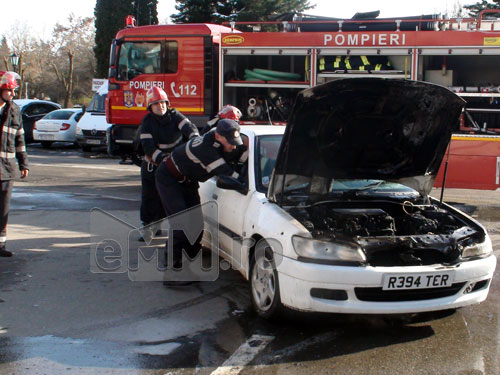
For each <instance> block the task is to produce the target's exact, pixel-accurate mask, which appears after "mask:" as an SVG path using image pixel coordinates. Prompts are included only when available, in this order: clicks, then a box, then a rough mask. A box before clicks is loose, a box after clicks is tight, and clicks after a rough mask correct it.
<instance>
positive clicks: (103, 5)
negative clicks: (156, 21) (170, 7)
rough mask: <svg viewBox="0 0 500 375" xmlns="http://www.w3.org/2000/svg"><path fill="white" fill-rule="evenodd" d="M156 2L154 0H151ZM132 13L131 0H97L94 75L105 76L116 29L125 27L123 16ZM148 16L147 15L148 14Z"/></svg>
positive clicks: (95, 10)
mask: <svg viewBox="0 0 500 375" xmlns="http://www.w3.org/2000/svg"><path fill="white" fill-rule="evenodd" d="M153 1H155V2H156V0H153ZM129 14H133V7H132V0H97V1H96V5H95V9H94V15H95V30H96V32H95V47H94V53H95V57H96V76H97V77H99V78H107V76H108V68H109V50H110V46H111V42H112V41H113V38H114V37H115V35H116V33H117V31H118V30H120V29H123V28H124V27H125V17H126V16H127V15H129ZM148 17H149V15H148Z"/></svg>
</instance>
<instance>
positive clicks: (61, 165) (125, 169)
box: [30, 163, 138, 172]
mask: <svg viewBox="0 0 500 375" xmlns="http://www.w3.org/2000/svg"><path fill="white" fill-rule="evenodd" d="M30 165H31V166H37V167H55V168H81V169H103V170H108V171H109V170H113V171H123V172H137V171H138V167H136V166H135V165H130V166H127V167H124V166H117V165H110V166H107V167H105V166H102V167H101V166H98V165H82V164H66V163H51V164H44V163H30Z"/></svg>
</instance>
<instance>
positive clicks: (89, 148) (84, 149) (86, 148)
mask: <svg viewBox="0 0 500 375" xmlns="http://www.w3.org/2000/svg"><path fill="white" fill-rule="evenodd" d="M82 151H83V152H90V151H92V147H90V146H82Z"/></svg>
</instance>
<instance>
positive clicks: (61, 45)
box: [49, 14, 94, 107]
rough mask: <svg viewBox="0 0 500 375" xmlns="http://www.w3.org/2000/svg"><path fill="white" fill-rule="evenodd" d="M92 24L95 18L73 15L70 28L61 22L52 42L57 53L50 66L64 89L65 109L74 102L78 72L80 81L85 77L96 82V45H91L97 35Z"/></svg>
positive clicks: (55, 30)
mask: <svg viewBox="0 0 500 375" xmlns="http://www.w3.org/2000/svg"><path fill="white" fill-rule="evenodd" d="M92 21H93V19H92V18H91V17H87V18H81V17H75V16H74V15H73V14H70V15H69V17H68V25H61V24H59V23H58V24H56V25H55V26H54V31H53V34H52V35H53V36H52V41H51V47H52V48H51V50H52V51H53V54H52V56H51V58H50V61H49V65H50V67H51V68H52V69H53V71H54V73H55V75H56V78H57V81H58V82H59V83H60V84H61V86H62V87H63V89H64V107H68V106H69V105H70V103H71V99H72V96H73V91H74V88H73V87H74V84H73V72H74V71H75V70H79V74H78V75H77V77H78V78H79V79H82V78H83V79H84V80H85V81H86V82H90V81H91V80H92V75H93V70H94V69H93V67H94V64H93V59H94V56H93V54H92V44H89V41H91V40H92V36H93V34H94V27H93V22H92ZM66 59H67V60H66ZM85 67H87V68H85ZM88 67H90V69H88ZM82 68H83V69H82ZM85 73H87V74H85ZM89 73H90V76H89ZM87 87H88V84H87Z"/></svg>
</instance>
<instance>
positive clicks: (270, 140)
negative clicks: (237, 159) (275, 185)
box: [255, 134, 283, 193]
mask: <svg viewBox="0 0 500 375" xmlns="http://www.w3.org/2000/svg"><path fill="white" fill-rule="evenodd" d="M282 138H283V135H282V134H273V135H261V136H259V137H257V141H256V143H255V147H256V153H255V154H256V159H255V160H256V164H255V172H256V173H255V178H256V181H255V185H256V187H257V190H258V191H260V192H263V193H265V192H267V188H268V187H269V182H270V181H271V175H272V173H273V169H274V165H275V164H276V157H277V156H278V150H279V148H280V144H281V139H282Z"/></svg>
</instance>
